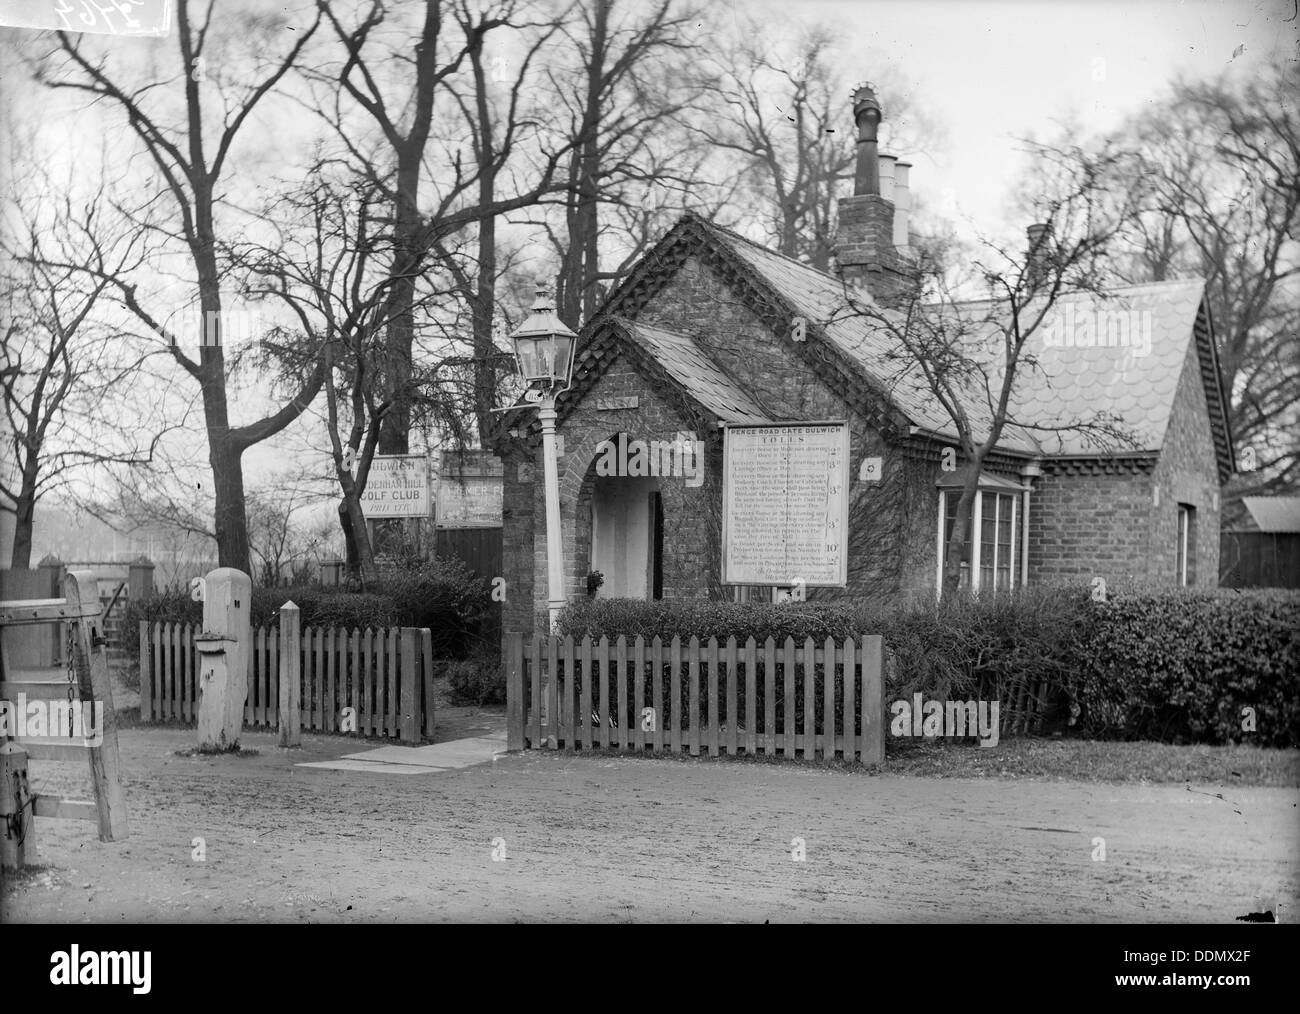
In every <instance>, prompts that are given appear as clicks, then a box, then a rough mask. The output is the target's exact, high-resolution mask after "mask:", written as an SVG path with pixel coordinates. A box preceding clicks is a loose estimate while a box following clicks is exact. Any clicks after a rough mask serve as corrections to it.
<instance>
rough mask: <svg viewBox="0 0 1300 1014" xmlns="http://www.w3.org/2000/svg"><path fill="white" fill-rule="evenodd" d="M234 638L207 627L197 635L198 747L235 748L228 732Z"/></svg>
mask: <svg viewBox="0 0 1300 1014" xmlns="http://www.w3.org/2000/svg"><path fill="white" fill-rule="evenodd" d="M234 647H235V640H234V638H232V637H229V636H228V635H226V634H217V633H212V632H210V631H206V630H205V631H204V632H203V633H201V634H196V635H194V650H195V651H196V652H197V653H198V656H199V657H198V667H199V678H198V691H199V729H198V732H199V749H200V750H216V751H221V750H233V749H235V748H236V747H237V746H238V745H239V742H238V739H236V740H235V741H234V743H233V744H232V743H231V742H230V740H229V739H228V738H227V734H226V698H227V694H228V693H229V683H230V659H229V654H230V652H231V650H232V649H233V648H234Z"/></svg>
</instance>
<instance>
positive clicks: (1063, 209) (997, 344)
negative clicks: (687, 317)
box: [845, 145, 1135, 598]
mask: <svg viewBox="0 0 1300 1014" xmlns="http://www.w3.org/2000/svg"><path fill="white" fill-rule="evenodd" d="M1036 155H1037V162H1038V170H1037V172H1038V174H1039V179H1040V181H1042V189H1041V190H1040V192H1039V199H1038V201H1037V202H1036V217H1037V222H1038V223H1039V224H1042V225H1044V226H1046V231H1045V233H1044V234H1043V238H1042V239H1041V240H1040V243H1039V246H1038V247H1037V248H1036V249H1035V250H1033V251H1031V252H1028V253H1027V254H1025V253H1021V252H1019V251H1008V250H1005V249H1002V248H1000V247H999V246H998V245H997V244H995V243H992V242H987V241H986V242H985V244H984V248H983V250H982V252H981V253H982V257H981V259H980V260H977V261H976V262H975V264H974V265H973V271H974V280H975V281H976V283H977V284H978V285H980V286H981V287H982V288H983V290H984V292H985V293H986V294H987V297H988V298H987V299H984V300H980V301H970V300H965V299H960V298H958V297H957V296H956V295H955V294H954V290H953V288H952V287H951V285H950V282H949V278H950V272H949V271H948V266H947V265H944V264H942V263H939V262H937V261H935V260H934V259H933V256H932V254H931V253H929V252H926V251H924V250H923V251H922V252H921V254H920V255H919V257H918V260H917V261H916V262H914V263H913V264H912V266H911V282H910V285H909V286H908V287H907V288H906V289H905V291H903V292H902V293H901V294H899V295H898V296H897V297H896V298H893V299H890V300H887V301H885V302H886V303H887V304H888V305H884V304H882V303H876V302H873V301H871V300H869V299H865V298H862V297H861V295H860V294H859V293H857V292H856V291H855V290H854V289H853V288H852V287H849V286H846V289H845V294H846V303H847V307H848V309H847V312H848V313H851V314H854V315H858V316H862V317H865V318H867V319H868V320H870V321H872V323H873V324H875V325H876V326H877V327H878V328H879V329H880V330H881V332H882V333H883V334H885V335H886V336H887V340H888V342H889V343H890V349H889V352H888V353H887V355H886V356H885V358H884V361H883V362H882V371H883V372H884V374H885V381H886V383H887V385H888V386H891V387H895V386H900V385H907V386H910V387H912V388H913V389H916V390H919V391H922V392H924V393H925V394H927V395H928V396H929V397H931V398H933V399H934V400H935V401H936V402H937V403H938V404H939V405H940V406H941V407H942V410H943V412H944V414H945V415H946V416H947V418H948V419H949V421H950V422H951V423H952V426H953V429H954V431H955V432H956V434H957V438H958V447H959V451H958V461H959V462H960V464H961V466H962V467H963V469H964V474H963V484H962V490H961V494H960V496H959V499H958V501H957V506H956V517H955V520H954V524H953V528H952V532H951V534H950V536H949V539H948V545H947V557H946V560H945V564H944V570H943V582H942V587H941V595H942V596H943V597H944V598H948V597H951V596H952V595H953V594H954V593H956V591H957V590H958V588H959V586H960V582H961V565H962V562H963V553H964V548H965V541H966V533H967V529H968V526H969V525H970V519H971V507H972V505H973V504H974V501H975V496H976V494H977V491H978V487H979V476H980V471H981V469H982V468H983V465H984V462H985V460H986V459H987V458H988V456H989V454H990V453H992V452H993V450H994V449H995V448H996V447H997V446H998V444H999V441H1001V440H1002V439H1003V436H1004V434H1005V433H1006V432H1007V430H1008V427H1014V428H1015V429H1017V430H1020V431H1022V432H1024V433H1027V434H1030V435H1033V436H1034V437H1035V438H1046V440H1047V441H1050V438H1051V436H1052V435H1055V436H1056V437H1057V438H1058V440H1059V439H1060V438H1061V436H1062V435H1063V434H1065V433H1076V434H1084V435H1085V436H1086V437H1087V438H1088V440H1090V441H1091V442H1093V443H1095V444H1096V445H1097V446H1098V447H1099V448H1100V449H1105V448H1107V447H1111V448H1113V447H1115V446H1133V445H1134V443H1135V436H1134V434H1133V433H1132V431H1131V430H1130V429H1129V428H1128V427H1127V426H1126V425H1125V424H1124V423H1123V421H1122V420H1121V419H1120V418H1119V417H1118V416H1116V415H1115V414H1114V413H1110V412H1107V411H1105V410H1099V411H1097V412H1096V413H1094V414H1092V415H1090V416H1088V417H1078V418H1065V419H1060V420H1057V421H1055V422H1052V423H1044V422H1043V421H1042V420H1037V419H1025V418H1020V417H1018V416H1017V413H1016V409H1015V404H1016V398H1015V395H1016V392H1017V389H1018V386H1019V385H1021V384H1022V383H1023V379H1024V378H1025V377H1026V376H1028V375H1030V374H1031V373H1032V372H1035V371H1041V370H1042V365H1041V364H1040V362H1039V360H1038V357H1037V355H1036V354H1035V353H1034V351H1033V348H1034V346H1033V345H1031V344H1030V340H1031V338H1033V337H1034V336H1035V335H1036V334H1039V333H1040V329H1041V328H1042V327H1043V326H1044V321H1045V320H1047V319H1048V318H1049V315H1050V314H1052V312H1053V309H1054V308H1055V307H1056V306H1057V304H1058V303H1059V302H1060V300H1061V299H1062V297H1063V296H1065V295H1066V294H1067V293H1071V292H1085V293H1090V294H1092V295H1094V296H1096V297H1098V298H1104V289H1105V286H1106V284H1107V282H1108V280H1109V267H1108V264H1107V256H1106V255H1107V251H1108V248H1109V246H1110V245H1111V244H1112V243H1113V241H1114V237H1115V235H1116V233H1117V232H1118V230H1119V229H1120V228H1121V226H1122V223H1123V221H1124V218H1125V211H1126V209H1116V208H1114V207H1113V206H1109V205H1107V204H1106V200H1105V198H1106V196H1107V195H1108V194H1110V193H1112V191H1113V184H1114V181H1116V180H1118V179H1122V178H1123V177H1124V174H1125V173H1127V172H1131V171H1132V170H1133V168H1134V166H1135V162H1134V160H1133V159H1132V158H1131V157H1127V156H1125V155H1124V154H1123V153H1122V152H1116V151H1107V152H1103V153H1102V154H1101V155H1085V154H1084V153H1083V152H1082V151H1080V150H1078V149H1072V150H1064V151H1063V150H1057V149H1053V148H1050V147H1048V146H1042V145H1039V146H1036Z"/></svg>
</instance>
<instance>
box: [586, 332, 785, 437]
mask: <svg viewBox="0 0 1300 1014" xmlns="http://www.w3.org/2000/svg"><path fill="white" fill-rule="evenodd" d="M611 320H612V322H613V324H614V326H615V327H616V328H617V329H618V330H619V332H620V333H621V334H622V335H623V336H624V337H626V338H627V339H628V340H629V341H633V342H635V343H636V344H637V345H639V346H640V347H641V348H642V349H644V350H645V351H646V352H647V353H648V354H649V355H651V356H652V357H653V358H654V359H655V360H656V361H657V362H658V363H659V364H660V365H661V366H662V367H663V368H664V370H665V371H666V372H667V373H668V375H669V376H671V377H672V378H673V380H675V381H677V383H678V384H680V385H681V386H682V387H683V388H685V390H686V392H687V393H688V394H689V395H690V396H691V397H692V398H694V399H695V400H696V401H698V402H699V403H700V404H701V405H703V406H704V407H705V408H706V409H708V410H709V411H710V412H712V413H713V414H714V415H715V416H717V417H718V418H719V419H721V420H722V421H724V422H730V423H751V424H752V423H766V422H772V420H771V419H769V418H768V417H767V416H766V415H765V414H764V413H763V410H762V409H761V408H759V406H758V405H757V403H755V401H754V400H753V399H752V398H751V397H750V396H749V395H748V394H746V393H745V392H744V391H743V390H741V388H740V385H739V384H737V382H736V381H735V380H733V379H732V378H731V377H729V376H727V374H725V373H724V372H723V371H722V369H721V367H719V366H718V364H717V363H715V362H714V361H713V360H712V359H710V358H709V357H708V356H706V355H705V354H704V353H703V352H702V351H701V350H700V347H699V346H698V345H696V344H695V342H694V341H692V340H691V339H690V338H688V337H686V336H685V335H680V334H674V333H673V332H672V331H664V330H663V329H662V328H657V327H650V326H648V325H646V324H638V323H636V322H635V321H631V320H624V319H622V318H611Z"/></svg>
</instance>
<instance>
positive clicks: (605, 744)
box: [596, 635, 609, 750]
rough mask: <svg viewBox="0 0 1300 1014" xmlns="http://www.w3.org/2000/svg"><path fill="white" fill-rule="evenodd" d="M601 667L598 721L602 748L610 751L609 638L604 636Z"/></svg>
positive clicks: (600, 655)
mask: <svg viewBox="0 0 1300 1014" xmlns="http://www.w3.org/2000/svg"><path fill="white" fill-rule="evenodd" d="M597 658H598V660H599V661H598V665H599V666H600V712H599V714H597V715H596V721H598V722H599V723H600V748H601V749H602V750H608V749H609V638H608V637H605V636H603V635H602V637H601V639H600V652H599V654H598V655H597Z"/></svg>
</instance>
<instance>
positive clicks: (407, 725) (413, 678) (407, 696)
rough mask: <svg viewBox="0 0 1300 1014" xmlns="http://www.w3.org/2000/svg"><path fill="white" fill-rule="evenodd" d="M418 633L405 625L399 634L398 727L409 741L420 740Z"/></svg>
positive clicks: (403, 736) (402, 736) (402, 735)
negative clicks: (416, 645) (400, 648)
mask: <svg viewBox="0 0 1300 1014" xmlns="http://www.w3.org/2000/svg"><path fill="white" fill-rule="evenodd" d="M418 633H419V631H418V630H417V629H416V628H414V627H403V628H402V630H401V633H400V634H399V635H398V636H399V637H400V639H401V645H402V672H401V676H400V681H401V682H400V686H401V691H400V694H399V703H398V707H399V710H400V712H401V717H400V719H399V720H398V728H399V729H400V730H401V738H402V740H403V741H405V742H407V743H418V742H419V741H420V689H421V687H420V670H419V668H418V667H417V665H416V661H415V659H416V653H415V635H416V634H418Z"/></svg>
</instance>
